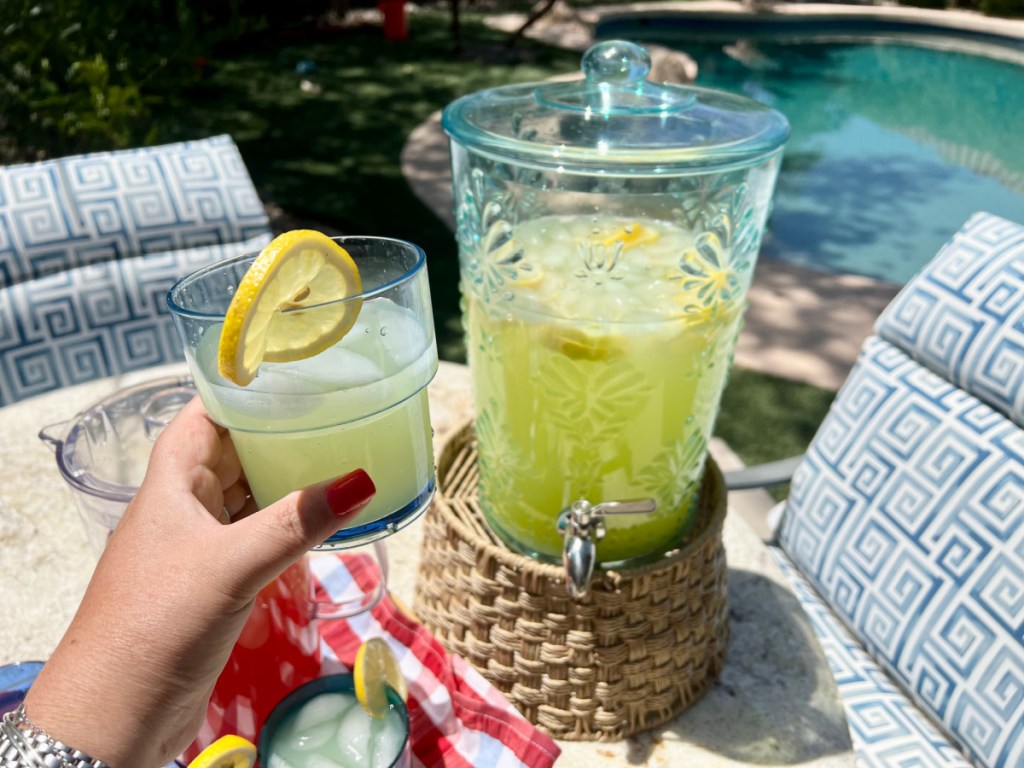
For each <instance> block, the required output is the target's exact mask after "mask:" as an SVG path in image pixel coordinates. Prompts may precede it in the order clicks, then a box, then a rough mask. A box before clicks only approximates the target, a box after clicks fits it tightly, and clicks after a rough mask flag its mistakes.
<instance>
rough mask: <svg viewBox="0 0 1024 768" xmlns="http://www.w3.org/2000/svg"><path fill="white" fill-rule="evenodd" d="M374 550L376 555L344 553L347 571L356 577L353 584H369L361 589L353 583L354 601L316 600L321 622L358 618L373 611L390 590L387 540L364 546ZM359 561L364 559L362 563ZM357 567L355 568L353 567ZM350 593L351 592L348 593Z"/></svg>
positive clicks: (362, 548)
mask: <svg viewBox="0 0 1024 768" xmlns="http://www.w3.org/2000/svg"><path fill="white" fill-rule="evenodd" d="M369 547H373V554H372V555H371V554H370V553H368V552H359V551H355V552H350V553H348V554H347V555H346V554H342V555H341V557H342V559H343V560H346V559H347V560H348V562H346V564H345V565H346V568H349V573H350V574H351V575H352V578H353V582H357V581H358V582H361V583H365V584H366V585H367V588H366V589H359V588H358V587H357V586H356V585H355V583H353V585H351V586H352V589H351V592H352V594H353V596H352V597H350V598H340V599H338V600H316V601H315V604H314V607H313V608H314V612H315V615H316V618H318V619H328V620H330V619H349V618H352V617H353V616H358V615H359V614H360V613H364V612H365V611H369V610H371V609H372V608H373V607H374V606H375V605H377V603H379V602H380V599H381V598H382V597H384V595H385V593H386V592H387V590H388V553H387V549H386V548H385V546H384V542H383V541H375V542H373V544H369V545H366V546H364V547H360V548H359V549H360V550H365V549H368V548H369ZM357 558H362V559H361V560H359V559H357ZM349 566H353V567H351V568H350V567H349ZM346 594H348V592H346Z"/></svg>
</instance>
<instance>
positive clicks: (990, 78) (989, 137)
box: [601, 26, 1024, 284]
mask: <svg viewBox="0 0 1024 768" xmlns="http://www.w3.org/2000/svg"><path fill="white" fill-rule="evenodd" d="M660 29H662V30H663V31H661V32H659V33H658V34H657V35H651V34H647V33H645V32H644V31H643V30H639V31H638V30H636V29H634V30H631V34H630V35H629V36H632V37H633V38H634V39H638V40H640V41H643V40H645V39H647V40H650V41H651V42H658V43H661V44H663V45H669V46H671V47H673V48H676V49H678V50H682V51H685V52H686V53H688V54H689V55H690V56H692V57H693V58H694V59H695V60H696V61H697V64H698V66H699V70H698V71H699V75H698V79H697V84H698V85H702V86H705V87H710V88H720V89H723V90H728V91H732V92H735V93H743V94H746V95H747V96H750V97H751V98H754V99H756V100H757V101H760V102H763V103H765V104H769V105H771V106H772V107H774V108H775V109H778V110H779V111H780V112H782V113H783V114H784V115H786V117H787V118H788V119H789V121H790V123H791V124H792V128H793V133H792V138H791V139H790V142H789V144H787V146H786V152H785V158H784V163H783V168H782V173H781V174H780V177H779V182H778V187H777V193H776V199H775V208H774V211H773V213H772V215H771V218H770V221H769V224H768V230H767V232H766V233H765V239H764V243H763V246H762V251H761V257H762V259H781V260H784V261H787V262H790V263H796V264H799V265H802V266H806V267H811V268H813V269H817V270H821V271H827V272H842V273H854V274H860V275H866V276H869V277H873V278H876V279H879V280H885V281H888V282H892V283H897V284H902V283H905V282H906V281H907V280H909V279H910V278H911V277H912V276H913V275H914V274H915V273H916V272H917V271H918V270H919V269H920V268H921V267H922V266H923V265H924V264H925V263H926V262H927V261H928V260H929V259H930V258H931V257H932V256H933V255H934V254H935V252H936V251H937V250H938V249H939V248H940V247H941V246H942V244H943V243H945V242H946V241H947V240H948V239H949V238H950V236H951V235H952V234H953V232H955V231H956V230H957V229H958V228H959V226H960V225H961V224H963V223H964V222H965V221H966V220H967V218H968V217H969V216H970V215H971V214H972V213H974V212H975V211H980V210H985V211H989V212H991V213H994V214H997V215H1000V216H1003V217H1005V218H1008V219H1011V220H1015V221H1019V222H1024V139H1022V138H1021V133H1020V132H1021V126H1022V125H1024V66H1021V65H1019V64H1017V63H1014V62H1013V61H1010V60H997V59H993V58H989V57H987V56H981V55H974V54H969V53H963V52H958V51H952V50H935V49H932V48H927V47H917V46H914V45H905V44H899V43H896V42H889V41H886V42H815V41H812V40H803V41H794V42H784V41H781V40H778V39H766V38H765V37H764V36H761V37H760V39H758V38H757V37H751V38H747V39H745V40H737V39H736V38H735V37H733V38H732V39H728V38H724V39H723V38H721V37H720V36H715V37H717V38H718V39H714V40H712V39H709V36H707V35H704V36H703V37H702V38H700V39H697V38H694V39H687V37H686V33H685V30H684V29H683V28H678V27H675V26H665V27H660ZM610 31H611V30H608V29H602V30H601V36H602V37H606V38H607V37H609V36H612V35H610V34H609V32H610ZM669 31H670V32H671V34H670V35H669V36H668V37H666V33H667V32H669ZM614 36H616V37H620V36H627V35H624V34H622V30H617V31H616V32H615V34H614ZM1022 58H1024V57H1022Z"/></svg>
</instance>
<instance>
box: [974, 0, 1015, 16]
mask: <svg viewBox="0 0 1024 768" xmlns="http://www.w3.org/2000/svg"><path fill="white" fill-rule="evenodd" d="M978 6H979V8H980V9H981V12H982V13H984V14H985V15H987V16H1007V17H1022V16H1024V0H980V2H979V3H978Z"/></svg>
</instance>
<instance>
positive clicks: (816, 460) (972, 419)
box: [780, 337, 1024, 768]
mask: <svg viewBox="0 0 1024 768" xmlns="http://www.w3.org/2000/svg"><path fill="white" fill-rule="evenodd" d="M780 542H781V545H782V547H783V549H784V550H785V551H786V553H787V554H788V555H789V556H790V557H791V558H792V560H793V562H794V563H795V564H796V565H797V566H798V567H799V569H800V570H801V571H802V572H803V573H804V575H805V576H807V577H808V578H809V580H810V581H811V582H812V583H813V584H814V586H815V588H816V589H817V590H818V591H819V592H820V594H821V595H822V596H823V597H824V599H825V600H826V601H827V602H828V603H829V604H830V606H831V607H832V610H833V611H834V612H835V613H836V615H837V617H838V618H839V619H840V620H841V621H843V622H844V623H845V624H846V625H847V626H849V627H850V628H851V629H852V631H853V632H854V634H855V635H856V636H857V638H858V639H859V640H860V642H861V643H862V644H863V646H864V648H865V649H866V650H867V651H868V652H869V653H870V654H871V656H872V657H873V658H874V659H875V660H876V661H877V662H878V664H879V665H880V667H882V668H883V669H886V670H887V671H888V672H889V673H890V674H891V675H892V676H893V679H894V681H895V682H896V684H897V685H899V686H901V687H903V688H904V689H905V690H906V691H908V692H909V694H910V695H911V697H912V699H913V700H914V702H915V703H916V704H917V705H918V706H919V707H920V708H921V709H922V710H923V711H924V712H926V713H927V714H929V715H930V716H931V717H933V718H934V719H935V720H936V722H938V723H940V724H941V726H942V727H943V728H944V729H945V730H946V732H947V733H948V734H949V735H950V736H951V738H952V740H953V741H954V742H955V743H957V744H958V745H959V746H960V747H961V748H962V749H963V750H965V752H966V753H968V754H969V755H970V756H972V757H973V758H974V759H975V760H976V761H977V762H978V763H979V764H981V765H985V766H993V767H994V766H1000V767H1005V768H1010V767H1011V766H1012V767H1014V768H1015V767H1016V766H1021V765H1024V431H1022V430H1021V428H1020V427H1018V426H1017V425H1016V424H1015V423H1014V422H1012V421H1010V420H1009V419H1007V418H1006V417H1004V416H1003V415H1002V414H1001V413H998V412H997V411H995V410H993V409H992V408H990V407H989V406H988V405H986V404H985V403H983V402H981V401H979V400H978V399H977V398H975V397H974V396H973V395H971V394H969V393H967V392H965V391H963V390H961V389H958V388H957V387H955V386H953V384H951V383H949V382H948V381H946V380H945V379H943V378H942V377H940V376H939V375H937V374H935V373H933V372H932V371H931V370H929V369H928V368H925V367H924V366H922V365H921V364H920V363H918V362H917V361H915V360H914V359H912V358H911V357H909V356H908V355H907V354H905V353H904V352H903V351H902V350H901V349H899V348H897V347H896V346H894V345H892V344H891V343H889V342H887V341H885V340H883V339H881V338H878V337H871V338H870V339H869V340H868V341H867V343H866V344H865V346H864V348H863V350H862V352H861V357H860V359H859V361H858V363H857V365H856V366H855V368H854V370H853V372H852V373H851V374H850V376H849V378H848V379H847V381H846V383H845V384H844V385H843V388H842V389H841V391H840V393H839V395H838V396H837V398H836V400H835V401H834V403H833V406H832V409H831V410H830V412H829V414H828V416H827V417H826V419H825V421H824V422H823V423H822V425H821V428H820V429H819V431H818V434H817V435H816V436H815V438H814V440H813V442H812V444H811V446H810V448H809V450H808V453H807V456H806V458H805V460H804V461H803V463H802V464H801V465H800V467H799V468H798V469H797V472H796V473H795V475H794V477H793V483H792V490H791V493H790V497H789V499H788V501H787V504H786V511H785V516H784V519H783V525H782V531H781V536H780Z"/></svg>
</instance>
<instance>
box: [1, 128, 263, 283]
mask: <svg viewBox="0 0 1024 768" xmlns="http://www.w3.org/2000/svg"><path fill="white" fill-rule="evenodd" d="M269 231H270V230H269V226H268V221H267V216H266V213H265V212H264V210H263V207H262V204H261V203H260V200H259V196H258V195H257V194H256V189H255V187H254V186H253V184H252V180H251V179H250V177H249V173H248V171H247V170H246V167H245V163H244V162H243V161H242V157H241V155H240V154H239V152H238V147H236V146H235V143H234V142H233V141H232V140H231V137H230V136H216V137H213V138H209V139H203V140H200V141H186V142H182V143H177V144H166V145H163V146H157V147H144V148H141V149H132V150H122V151H117V152H96V153H92V154H86V155H77V156H74V157H65V158H60V159H57V160H47V161H44V162H41V163H29V164H24V165H11V166H6V167H0V287H2V286H7V285H13V284H15V283H19V282H22V281H24V280H31V279H35V278H39V277H45V276H46V275H49V274H52V273H55V272H62V271H64V270H68V269H75V268H77V267H81V266H84V265H86V264H91V263H95V262H99V261H111V260H115V259H122V258H129V257H132V256H138V255H140V254H144V253H161V252H163V253H166V252H169V251H174V250H178V249H182V248H194V247H198V246H206V245H217V244H222V243H235V242H241V241H244V240H248V239H249V238H251V237H255V236H257V235H262V234H265V233H267V232H269Z"/></svg>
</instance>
